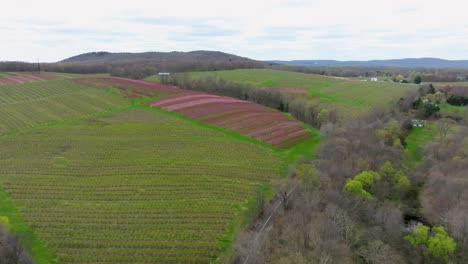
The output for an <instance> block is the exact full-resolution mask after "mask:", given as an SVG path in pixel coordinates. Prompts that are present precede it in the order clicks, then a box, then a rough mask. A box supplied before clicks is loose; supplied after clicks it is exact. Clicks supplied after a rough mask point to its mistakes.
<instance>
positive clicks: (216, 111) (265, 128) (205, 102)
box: [150, 93, 311, 147]
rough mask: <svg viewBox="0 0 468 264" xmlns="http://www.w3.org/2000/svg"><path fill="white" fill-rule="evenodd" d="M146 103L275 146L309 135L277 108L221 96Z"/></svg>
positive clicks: (285, 145)
mask: <svg viewBox="0 0 468 264" xmlns="http://www.w3.org/2000/svg"><path fill="white" fill-rule="evenodd" d="M150 105H151V106H153V107H159V108H162V109H165V110H168V111H174V112H178V113H181V114H183V115H186V116H189V117H192V118H196V119H200V120H202V121H205V122H208V123H210V124H213V125H216V126H220V127H223V128H227V129H231V130H234V131H236V132H239V133H242V134H245V135H247V136H249V137H252V138H255V139H258V140H261V141H264V142H266V143H269V144H272V145H276V146H279V147H288V146H291V145H294V144H295V143H298V142H300V141H302V140H304V139H307V138H309V137H311V134H310V133H309V132H308V131H307V130H306V129H304V128H303V127H302V125H301V124H300V123H299V122H297V121H292V120H290V119H289V118H287V117H286V116H284V115H283V114H281V113H280V112H279V111H274V110H271V109H267V108H265V107H262V106H259V105H256V104H254V103H251V102H248V101H243V100H238V99H233V98H229V97H224V96H214V95H208V94H203V93H197V94H191V95H177V96H172V97H169V98H165V99H160V100H157V101H154V102H152V103H150ZM297 135H300V136H297Z"/></svg>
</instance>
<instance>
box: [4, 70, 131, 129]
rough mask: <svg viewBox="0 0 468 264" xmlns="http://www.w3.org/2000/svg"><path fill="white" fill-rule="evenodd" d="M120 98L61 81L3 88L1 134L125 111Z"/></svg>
mask: <svg viewBox="0 0 468 264" xmlns="http://www.w3.org/2000/svg"><path fill="white" fill-rule="evenodd" d="M128 104H129V100H126V99H124V98H121V97H120V96H117V95H114V94H111V93H108V92H105V91H102V90H98V89H94V88H86V87H83V86H80V85H77V84H75V83H74V82H72V81H70V80H64V79H58V80H48V81H41V82H30V83H23V84H10V85H2V86H0V134H2V133H7V132H9V131H17V130H21V129H25V128H31V127H34V126H37V125H42V124H47V123H50V122H59V121H64V120H69V119H76V118H83V117H87V116H90V115H93V114H96V113H103V112H108V111H110V110H113V109H117V108H121V107H125V106H127V105H128Z"/></svg>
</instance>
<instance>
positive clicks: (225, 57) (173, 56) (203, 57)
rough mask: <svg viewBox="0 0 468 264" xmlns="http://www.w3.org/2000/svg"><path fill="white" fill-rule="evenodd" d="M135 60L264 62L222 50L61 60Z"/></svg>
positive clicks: (98, 54) (97, 55) (109, 54)
mask: <svg viewBox="0 0 468 264" xmlns="http://www.w3.org/2000/svg"><path fill="white" fill-rule="evenodd" d="M134 60H152V61H161V62H163V61H190V62H197V61H210V62H230V63H237V62H248V63H258V64H263V63H262V62H260V61H255V60H252V59H249V58H245V57H240V56H236V55H232V54H228V53H224V52H220V51H205V50H197V51H189V52H180V51H172V52H141V53H130V52H119V53H112V52H106V51H100V52H89V53H84V54H80V55H77V56H73V57H70V58H67V59H64V60H62V61H60V62H65V63H69V62H73V63H76V62H99V63H104V62H124V61H134Z"/></svg>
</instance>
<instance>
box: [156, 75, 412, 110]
mask: <svg viewBox="0 0 468 264" xmlns="http://www.w3.org/2000/svg"><path fill="white" fill-rule="evenodd" d="M190 76H191V77H192V78H195V79H196V78H205V77H210V76H211V77H216V78H221V79H225V80H229V81H233V82H240V83H244V84H248V85H253V86H257V87H266V88H274V89H278V90H281V91H283V92H285V93H288V94H291V95H292V96H299V97H302V98H306V99H307V100H308V101H310V102H311V103H313V104H321V105H322V106H323V107H326V108H329V109H338V110H339V111H340V112H341V114H342V115H343V116H345V117H351V116H353V115H356V114H359V113H363V112H365V111H367V110H369V109H370V108H373V107H384V106H388V105H390V104H391V103H396V101H397V100H398V99H399V98H400V97H403V96H404V95H405V94H406V93H408V92H410V91H416V90H417V89H418V87H419V86H418V85H413V84H401V83H393V82H363V81H356V80H347V79H343V78H334V77H328V76H322V75H316V74H304V73H297V72H287V71H277V70H265V69H257V70H232V71H215V72H192V73H190ZM148 80H153V81H157V80H156V78H155V77H152V78H149V79H148Z"/></svg>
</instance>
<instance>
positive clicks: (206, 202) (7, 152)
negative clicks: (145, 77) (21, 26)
mask: <svg viewBox="0 0 468 264" xmlns="http://www.w3.org/2000/svg"><path fill="white" fill-rule="evenodd" d="M0 148H1V149H2V152H1V154H0V175H1V177H0V184H1V186H2V187H3V190H4V191H5V195H8V196H10V197H11V201H12V202H13V203H14V204H15V205H16V209H17V211H18V212H19V215H21V216H22V218H23V220H24V222H25V223H26V224H27V225H28V226H29V227H30V228H31V230H32V231H33V232H34V234H35V235H36V237H35V241H33V244H35V245H36V246H35V247H33V252H32V253H31V255H32V256H34V257H36V261H37V263H49V262H51V261H53V260H54V259H55V261H57V262H59V263H209V262H212V261H214V260H215V259H216V258H217V256H218V255H219V254H220V253H221V252H222V251H223V250H224V249H225V248H226V247H227V246H228V245H229V241H230V239H231V236H232V232H233V226H234V224H235V222H236V219H239V218H240V217H241V216H242V215H243V214H244V213H243V212H245V208H247V207H248V201H249V200H250V199H251V198H253V197H255V195H254V194H255V190H256V189H257V188H259V186H261V185H262V184H267V183H268V182H269V180H270V179H272V177H275V176H276V175H277V174H278V172H279V167H280V164H281V161H280V159H279V157H278V155H276V154H275V153H274V152H273V151H272V149H271V148H267V147H262V146H259V145H256V144H251V143H249V142H246V141H243V140H238V139H235V138H233V137H230V136H228V135H226V134H223V133H219V132H217V131H214V130H212V129H209V128H204V127H202V126H194V125H193V124H192V123H190V122H188V121H185V120H183V119H180V118H174V117H172V116H169V115H165V114H161V113H158V112H155V111H148V110H143V109H131V110H126V111H123V112H119V113H114V114H112V115H108V116H104V117H96V118H91V119H88V120H81V121H77V122H73V123H66V124H60V125H56V126H51V127H48V128H36V129H33V130H28V131H23V132H19V133H17V134H15V135H7V136H2V137H0ZM5 195H1V196H0V197H3V198H4V197H5ZM6 204H7V203H4V202H2V203H0V211H1V212H2V214H7V216H8V217H10V219H12V220H17V219H18V218H19V216H18V214H17V213H15V211H14V210H5V208H2V206H6ZM37 245H42V246H43V247H44V245H46V246H47V248H48V249H49V253H50V254H44V253H43V252H37V251H35V250H34V249H37V248H41V247H38V246H37Z"/></svg>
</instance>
